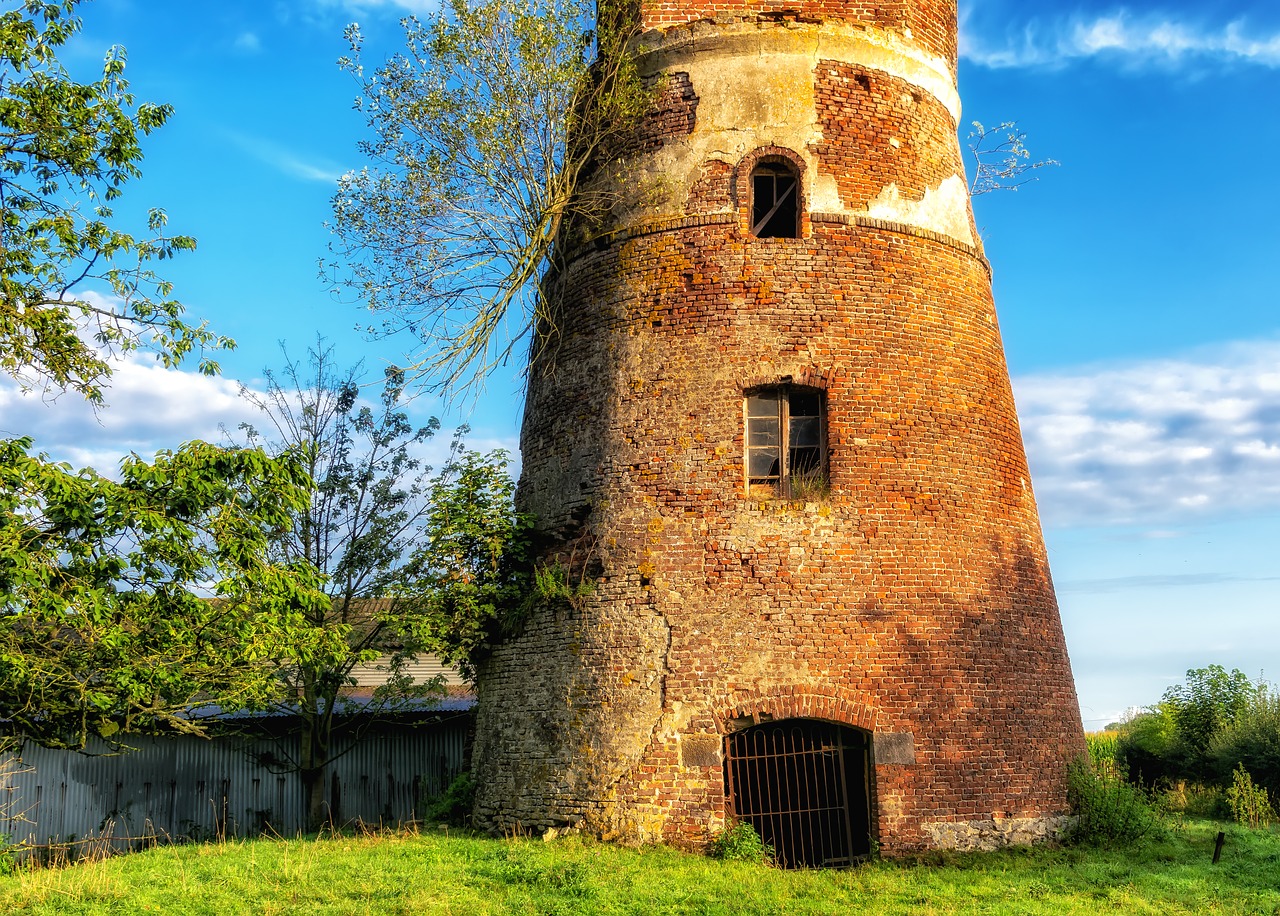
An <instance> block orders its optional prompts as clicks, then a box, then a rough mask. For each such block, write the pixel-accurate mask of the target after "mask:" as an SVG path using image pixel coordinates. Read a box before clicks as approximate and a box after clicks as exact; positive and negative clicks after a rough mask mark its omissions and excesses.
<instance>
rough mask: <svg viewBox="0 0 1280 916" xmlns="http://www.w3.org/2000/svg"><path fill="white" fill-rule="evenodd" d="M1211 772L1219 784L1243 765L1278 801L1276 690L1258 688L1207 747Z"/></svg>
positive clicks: (1279, 712) (1279, 709)
mask: <svg viewBox="0 0 1280 916" xmlns="http://www.w3.org/2000/svg"><path fill="white" fill-rule="evenodd" d="M1208 756H1209V759H1210V761H1211V763H1212V769H1213V771H1214V773H1215V775H1216V776H1217V778H1218V780H1219V781H1220V782H1221V783H1222V784H1223V785H1228V784H1229V783H1231V781H1232V780H1233V778H1234V774H1235V771H1236V770H1237V769H1238V768H1239V767H1241V766H1243V767H1244V768H1245V769H1246V770H1248V772H1249V775H1250V776H1251V777H1252V779H1253V781H1254V782H1255V783H1257V784H1258V785H1260V786H1262V787H1263V788H1265V789H1266V790H1267V792H1268V793H1269V794H1270V796H1271V797H1272V798H1273V799H1276V798H1280V691H1277V690H1275V689H1273V688H1269V687H1267V686H1265V685H1264V686H1262V687H1261V688H1260V689H1259V690H1258V691H1257V693H1256V694H1255V696H1254V697H1253V699H1252V700H1251V702H1250V703H1249V704H1248V705H1247V706H1246V707H1245V708H1244V709H1243V710H1242V711H1241V712H1240V713H1238V714H1237V715H1236V717H1235V718H1234V719H1233V720H1232V721H1231V723H1230V724H1229V725H1227V726H1226V727H1224V728H1223V729H1222V731H1220V732H1219V733H1218V734H1217V735H1215V736H1214V740H1213V741H1212V743H1211V744H1210V746H1209V752H1208Z"/></svg>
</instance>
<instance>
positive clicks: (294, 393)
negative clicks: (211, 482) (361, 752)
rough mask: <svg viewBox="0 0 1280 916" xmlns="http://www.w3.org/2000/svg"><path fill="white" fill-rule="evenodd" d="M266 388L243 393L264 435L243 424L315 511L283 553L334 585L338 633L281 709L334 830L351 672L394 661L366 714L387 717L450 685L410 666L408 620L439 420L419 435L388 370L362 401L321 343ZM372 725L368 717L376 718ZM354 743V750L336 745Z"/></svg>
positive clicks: (303, 670)
mask: <svg viewBox="0 0 1280 916" xmlns="http://www.w3.org/2000/svg"><path fill="white" fill-rule="evenodd" d="M266 378H267V389H266V391H265V392H264V393H257V392H254V391H251V390H250V389H248V388H242V389H241V390H242V394H243V395H244V396H245V398H246V399H248V400H249V401H250V402H251V403H253V404H254V405H255V406H257V407H258V408H259V409H260V410H261V411H262V415H263V424H264V425H263V428H262V429H259V428H256V427H254V426H251V425H247V424H246V425H242V426H241V429H242V431H243V433H244V436H245V440H246V441H247V443H248V444H250V445H254V446H258V447H262V448H264V449H266V450H267V451H269V452H271V453H272V454H277V455H280V456H286V457H288V458H289V459H290V460H293V461H297V462H298V463H299V464H300V465H301V467H303V468H304V469H305V471H306V473H307V475H308V477H309V478H310V481H311V483H310V486H309V488H308V490H307V499H306V502H305V505H303V506H302V507H300V508H299V510H298V511H296V512H295V513H294V514H293V515H292V517H291V518H290V520H289V524H288V525H286V526H284V527H283V528H282V529H280V530H279V532H278V533H277V536H276V540H275V543H274V545H273V551H274V553H275V555H276V556H277V557H278V558H279V560H280V561H282V562H287V563H297V564H308V565H310V566H311V567H313V568H315V569H316V570H318V571H319V573H320V574H321V575H322V576H323V577H324V585H323V589H324V591H325V593H326V595H327V600H325V601H323V602H317V603H313V604H311V605H310V606H309V607H308V608H307V610H306V613H305V620H306V624H307V625H308V626H309V627H311V628H312V629H314V630H315V631H316V632H322V633H329V634H332V635H333V636H335V641H333V642H331V643H330V644H329V649H330V651H329V652H328V653H326V654H323V655H313V656H311V657H309V658H308V659H306V660H305V661H303V662H301V663H296V664H290V665H288V666H285V667H282V669H281V671H280V676H281V679H282V681H283V683H284V685H285V688H286V689H285V693H284V696H283V697H282V698H281V700H280V702H281V703H282V704H283V705H284V706H286V707H287V708H288V709H289V710H290V711H296V713H297V715H298V717H299V719H300V721H301V729H300V734H299V739H300V741H299V747H300V750H299V756H298V758H297V759H296V760H293V761H291V763H292V764H293V766H294V767H295V768H296V770H297V772H298V774H299V777H300V779H301V781H302V785H303V792H304V797H305V804H306V810H307V812H308V821H309V824H310V827H311V829H319V827H320V826H321V825H322V824H323V823H324V822H325V819H326V810H325V786H326V783H327V781H326V771H327V768H328V766H329V764H330V763H332V762H333V760H335V759H336V758H337V757H338V756H341V754H342V753H346V751H349V750H350V749H351V748H352V747H354V746H355V745H354V742H355V739H356V738H357V736H356V735H354V734H351V733H346V734H342V733H340V732H339V730H338V727H337V725H338V719H337V717H338V716H340V715H341V713H342V711H343V706H344V699H343V697H344V691H345V689H346V688H347V687H348V686H349V685H351V684H352V683H353V680H352V672H353V671H354V670H355V668H356V667H357V666H359V665H361V664H363V663H366V662H370V661H372V660H374V659H375V658H376V657H378V656H379V655H382V654H386V653H390V662H389V664H390V670H389V672H388V675H389V677H388V681H387V683H386V684H385V685H384V686H383V687H382V688H380V690H379V691H378V692H377V694H376V696H375V704H374V706H373V707H371V708H369V709H368V710H366V711H367V712H371V713H377V712H378V711H381V710H385V709H387V708H389V707H394V706H396V705H398V704H400V703H402V702H403V701H405V700H407V699H411V698H416V697H421V696H423V695H424V694H427V693H429V692H431V691H432V690H434V689H437V688H438V686H439V685H437V684H435V683H431V684H414V683H412V681H411V680H409V679H408V678H407V677H406V676H404V674H403V665H404V663H405V662H406V661H407V660H409V659H411V658H412V657H413V656H414V654H415V653H416V652H418V651H419V650H420V648H421V647H420V646H419V645H418V644H417V643H416V642H414V641H413V638H412V636H413V633H412V629H411V628H407V627H406V626H405V625H404V616H405V614H406V613H409V612H410V610H411V608H412V605H411V604H410V602H409V601H408V600H407V597H406V596H408V595H410V594H412V593H413V592H414V591H415V589H416V588H417V584H416V582H414V581H413V579H412V577H411V575H410V564H409V560H410V557H411V555H412V554H413V552H414V551H415V550H417V549H420V548H421V545H422V543H423V542H424V538H425V535H424V526H425V525H426V523H427V520H428V517H429V515H428V514H429V503H428V495H429V494H428V485H429V479H430V468H428V467H425V466H424V465H423V464H422V463H421V460H420V458H419V457H418V455H417V449H418V447H419V446H421V445H422V444H423V443H424V442H426V441H427V440H428V439H430V438H431V436H432V435H434V433H435V431H436V430H437V429H438V428H439V425H440V424H439V422H438V421H437V420H436V419H435V418H434V417H433V418H431V419H430V420H429V421H428V422H427V423H426V424H425V425H423V426H420V427H415V426H413V424H411V423H410V422H409V418H408V415H407V414H406V413H405V411H404V409H403V407H402V405H401V396H402V394H403V378H402V376H401V375H400V373H397V372H394V371H393V372H389V373H388V374H387V378H386V379H385V382H384V386H383V390H382V396H381V400H380V402H379V404H378V405H376V406H373V405H370V404H367V403H364V402H362V401H361V399H360V367H359V366H356V367H354V368H352V369H348V370H342V369H339V368H338V367H337V366H336V365H335V362H334V355H333V349H332V348H331V347H326V346H323V344H317V346H316V347H315V348H314V349H312V350H311V351H310V352H309V355H308V360H307V362H306V363H305V364H300V363H298V362H297V361H295V360H292V359H290V358H289V357H288V354H287V353H286V354H285V365H284V370H283V372H282V373H281V374H280V375H277V374H276V373H274V372H271V371H268V372H267V373H266ZM366 721H367V720H366ZM339 737H345V738H347V739H349V741H350V743H349V744H348V745H347V748H346V749H345V750H343V751H340V752H339V750H338V747H337V744H336V740H337V739H338V738H339Z"/></svg>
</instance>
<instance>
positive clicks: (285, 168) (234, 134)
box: [224, 130, 343, 184]
mask: <svg viewBox="0 0 1280 916" xmlns="http://www.w3.org/2000/svg"><path fill="white" fill-rule="evenodd" d="M224 135H225V136H226V138H227V139H228V140H229V141H230V142H231V143H232V144H234V145H235V146H237V147H239V148H240V149H242V150H243V151H244V152H246V153H248V154H249V155H250V156H252V157H253V158H255V159H257V160H258V161H260V162H264V163H266V164H267V165H269V166H271V167H272V168H274V169H276V170H277V171H279V172H283V173H284V174H286V175H289V176H291V177H293V178H299V179H302V180H303V181H321V182H325V183H327V184H332V183H334V182H336V181H337V180H338V178H339V177H340V176H341V175H342V172H343V169H341V168H340V167H338V166H337V165H335V164H334V163H332V162H329V161H327V160H313V159H306V158H304V157H303V156H301V155H299V154H298V153H297V152H295V151H294V150H291V149H289V148H287V147H285V146H284V145H282V144H280V143H276V142H275V141H274V140H267V139H264V138H262V137H251V136H248V135H246V134H242V133H239V132H238V131H233V130H228V131H224Z"/></svg>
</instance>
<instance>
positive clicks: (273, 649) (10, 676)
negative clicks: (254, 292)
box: [0, 0, 340, 747]
mask: <svg viewBox="0 0 1280 916" xmlns="http://www.w3.org/2000/svg"><path fill="white" fill-rule="evenodd" d="M10 6H11V7H13V8H11V9H8V10H6V11H5V12H3V13H0V372H4V373H6V374H8V375H10V376H12V377H14V378H15V379H17V380H18V381H19V383H21V384H23V385H26V386H38V387H44V388H45V389H46V390H50V391H53V392H61V391H64V390H67V389H72V390H75V391H78V392H79V393H80V394H82V395H83V396H84V397H86V398H87V399H88V400H89V401H91V402H93V403H101V402H102V387H103V385H104V383H105V381H106V379H107V378H108V377H109V376H110V373H111V359H112V357H113V356H114V355H118V354H119V353H120V352H121V351H129V350H133V349H135V348H138V347H141V346H147V347H150V348H152V349H153V350H155V352H156V353H157V354H158V355H159V356H160V357H161V359H163V360H164V361H165V362H166V363H167V364H172V363H174V362H176V361H178V360H180V359H182V358H183V357H184V356H185V355H187V354H188V353H190V352H191V351H192V350H194V349H197V348H203V347H206V346H212V347H215V348H216V347H226V346H230V345H231V342H230V341H228V340H226V339H224V338H220V337H216V336H215V335H213V334H212V333H211V332H210V331H208V330H207V329H206V328H205V327H204V326H203V325H199V326H192V325H189V324H187V323H186V322H185V321H184V320H183V318H182V314H183V311H182V306H181V305H179V304H178V303H177V302H175V301H174V300H172V299H171V298H170V292H171V291H170V287H169V284H168V283H167V282H165V281H164V280H162V279H160V278H159V277H157V276H156V274H155V273H154V272H153V271H152V270H151V264H152V263H153V262H155V261H159V260H164V259H167V258H168V257H169V256H171V255H173V254H175V253H176V252H179V251H183V250H187V249H190V248H193V247H194V244H195V243H194V242H193V241H192V240H191V239H188V238H182V237H176V238H170V237H167V236H165V235H164V233H163V227H164V214H163V213H161V212H160V211H152V214H151V217H150V225H149V233H150V235H149V236H148V237H145V238H135V237H134V236H132V235H130V234H129V233H128V232H125V231H123V230H122V229H120V228H119V227H118V226H116V225H114V223H113V221H114V219H115V217H114V214H113V212H112V209H111V208H112V206H113V202H114V201H115V200H116V199H117V198H118V197H119V196H120V194H121V192H122V189H123V187H124V185H125V184H126V183H127V182H128V181H129V180H130V179H132V178H135V177H137V176H138V174H139V163H140V161H141V158H142V153H141V149H140V147H139V140H140V138H141V137H142V136H144V135H146V134H147V133H150V132H151V131H152V130H155V129H156V128H157V127H159V126H161V125H162V124H163V123H164V122H165V120H166V119H167V118H168V117H169V114H170V109H169V107H168V106H163V105H146V104H143V105H138V106H136V107H135V105H134V100H133V97H132V96H131V95H130V94H129V91H128V84H127V83H126V81H125V79H124V61H125V55H124V51H123V50H122V49H119V48H114V49H112V50H111V51H110V52H108V54H107V58H106V63H105V66H104V68H103V75H102V78H101V79H100V80H98V81H96V82H91V83H78V82H76V81H74V80H73V79H71V78H70V76H69V75H68V73H67V72H66V70H65V69H64V68H63V67H62V66H61V64H60V63H59V62H58V59H57V53H58V51H59V49H60V48H62V47H63V46H64V45H65V44H66V42H67V41H68V40H69V39H70V38H71V36H73V35H74V34H75V33H76V32H77V31H79V29H80V20H79V19H78V18H76V16H75V9H76V6H77V2H76V0H64V2H58V3H53V2H50V3H42V2H36V0H25V2H21V3H18V4H10ZM91 287H96V289H94V288H91ZM201 368H202V369H203V370H204V371H206V372H214V371H216V370H217V365H216V363H213V362H211V361H207V360H206V361H204V362H202V363H201ZM33 448H34V446H33V443H32V440H31V439H30V438H29V437H25V438H20V439H15V440H3V441H0V721H3V723H4V726H3V727H4V729H5V733H6V735H7V736H8V737H9V738H10V739H13V738H19V739H32V740H35V741H39V742H41V743H45V744H50V745H55V746H65V747H83V746H84V744H85V742H86V741H88V740H89V738H90V737H92V736H101V737H104V738H107V739H108V740H111V741H117V742H118V741H122V740H124V736H125V735H127V734H130V733H137V732H166V731H168V732H173V731H180V732H193V733H199V732H202V731H203V730H204V723H203V720H202V719H201V718H200V717H199V716H197V715H193V711H194V709H195V707H198V706H202V705H215V706H255V705H261V704H262V703H264V702H266V701H267V699H268V698H269V697H271V696H274V693H275V691H276V690H278V688H279V684H278V681H277V679H276V672H277V671H278V670H279V669H280V667H281V666H282V665H302V664H307V663H309V660H310V659H311V658H313V657H324V656H326V655H327V654H329V653H331V652H332V646H331V640H332V639H334V638H336V637H337V636H340V634H331V633H323V632H317V631H315V630H314V629H309V628H306V627H303V626H302V623H303V615H304V614H305V613H306V612H307V610H308V609H309V608H310V607H312V606H313V605H314V604H315V603H316V602H317V601H324V600H327V598H326V597H325V595H324V593H323V592H321V591H320V590H319V589H318V588H317V586H318V584H319V577H318V575H317V573H316V571H315V569H314V568H313V567H311V566H310V565H309V564H306V563H301V562H292V561H288V560H283V561H280V562H277V561H276V560H275V559H273V558H272V557H271V556H270V554H269V551H268V548H269V546H270V544H271V543H272V538H271V533H272V532H273V531H275V530H277V529H279V528H280V527H281V526H283V525H284V524H286V523H287V522H288V521H289V520H290V519H291V518H292V514H293V513H294V512H295V511H297V510H298V508H299V507H301V506H304V505H305V504H306V500H307V485H306V475H305V471H304V469H303V468H302V467H301V465H300V464H298V463H297V462H296V461H292V460H287V459H286V460H282V461H273V460H271V459H269V458H268V457H267V456H266V455H265V454H263V453H262V452H261V451H256V450H249V449H247V450H231V451H228V450H224V449H219V448H216V447H214V446H211V445H208V444H206V443H202V442H193V443H189V444H188V445H185V446H183V447H182V448H181V449H178V450H176V451H173V452H162V453H161V454H160V455H159V456H157V458H156V460H155V461H154V462H151V463H148V462H145V461H142V460H141V459H139V458H137V457H136V456H135V457H133V458H130V459H128V460H126V461H125V462H124V464H123V466H122V467H121V470H120V479H119V480H118V481H117V480H111V479H108V478H106V477H103V476H101V475H99V474H97V473H96V472H94V471H92V470H82V471H79V472H75V471H73V470H72V469H71V468H70V467H68V466H67V465H63V464H57V463H55V462H52V461H50V460H49V459H47V458H46V457H45V456H43V455H39V454H33ZM211 597H216V600H214V601H211V600H209V599H210V598H211Z"/></svg>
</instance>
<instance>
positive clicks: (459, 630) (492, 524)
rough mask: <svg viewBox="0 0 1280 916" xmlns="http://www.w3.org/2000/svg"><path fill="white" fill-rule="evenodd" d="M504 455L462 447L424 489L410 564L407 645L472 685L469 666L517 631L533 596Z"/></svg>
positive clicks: (526, 529)
mask: <svg viewBox="0 0 1280 916" xmlns="http://www.w3.org/2000/svg"><path fill="white" fill-rule="evenodd" d="M514 497H515V482H514V481H513V480H512V479H511V476H510V475H509V474H508V473H507V454H506V452H504V451H502V450H501V449H495V450H494V451H491V452H489V453H487V454H481V453H479V452H475V451H470V450H468V449H466V448H465V447H463V444H462V440H461V437H460V436H457V437H455V438H454V441H453V445H452V449H451V452H450V457H449V461H448V462H447V463H446V464H445V466H444V467H443V468H442V469H441V471H440V473H439V474H438V475H437V476H436V478H435V479H434V480H433V481H432V483H431V488H430V493H429V505H430V508H429V509H428V513H427V517H426V525H425V529H424V534H425V536H424V540H423V544H422V546H421V548H420V549H419V550H418V551H417V552H416V553H415V555H414V557H413V564H412V571H413V576H414V579H413V581H414V583H415V586H414V595H413V605H414V612H413V613H412V614H411V615H409V616H408V617H407V618H406V619H405V622H404V625H405V627H406V629H407V630H408V635H409V636H410V638H412V640H413V641H414V642H415V643H417V644H419V645H422V646H425V647H427V648H429V649H430V650H431V651H432V652H435V653H436V654H438V655H439V656H440V657H441V658H442V659H444V660H445V661H446V662H448V663H449V664H451V665H455V666H457V668H458V669H459V670H460V671H461V672H462V674H463V676H464V677H466V678H467V679H468V680H470V681H472V682H473V683H474V681H475V678H476V665H477V663H478V662H479V661H480V659H482V658H483V657H484V656H485V654H487V653H488V651H489V650H490V649H491V648H492V646H493V645H494V643H496V642H497V641H498V640H500V639H501V638H502V637H503V636H504V635H507V634H508V633H510V632H511V630H512V629H513V628H515V627H517V626H519V625H520V623H521V622H522V620H523V618H524V615H525V612H526V611H527V610H528V608H529V607H530V602H532V601H534V600H537V598H539V597H554V596H553V595H546V594H543V593H544V592H546V591H547V589H545V588H544V589H541V590H539V589H538V588H537V587H536V586H535V582H534V577H533V576H532V574H531V570H530V569H529V566H528V556H529V534H530V531H531V530H532V528H533V520H532V518H531V517H530V516H528V515H526V514H524V513H520V512H517V511H516V508H515V501H514Z"/></svg>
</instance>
